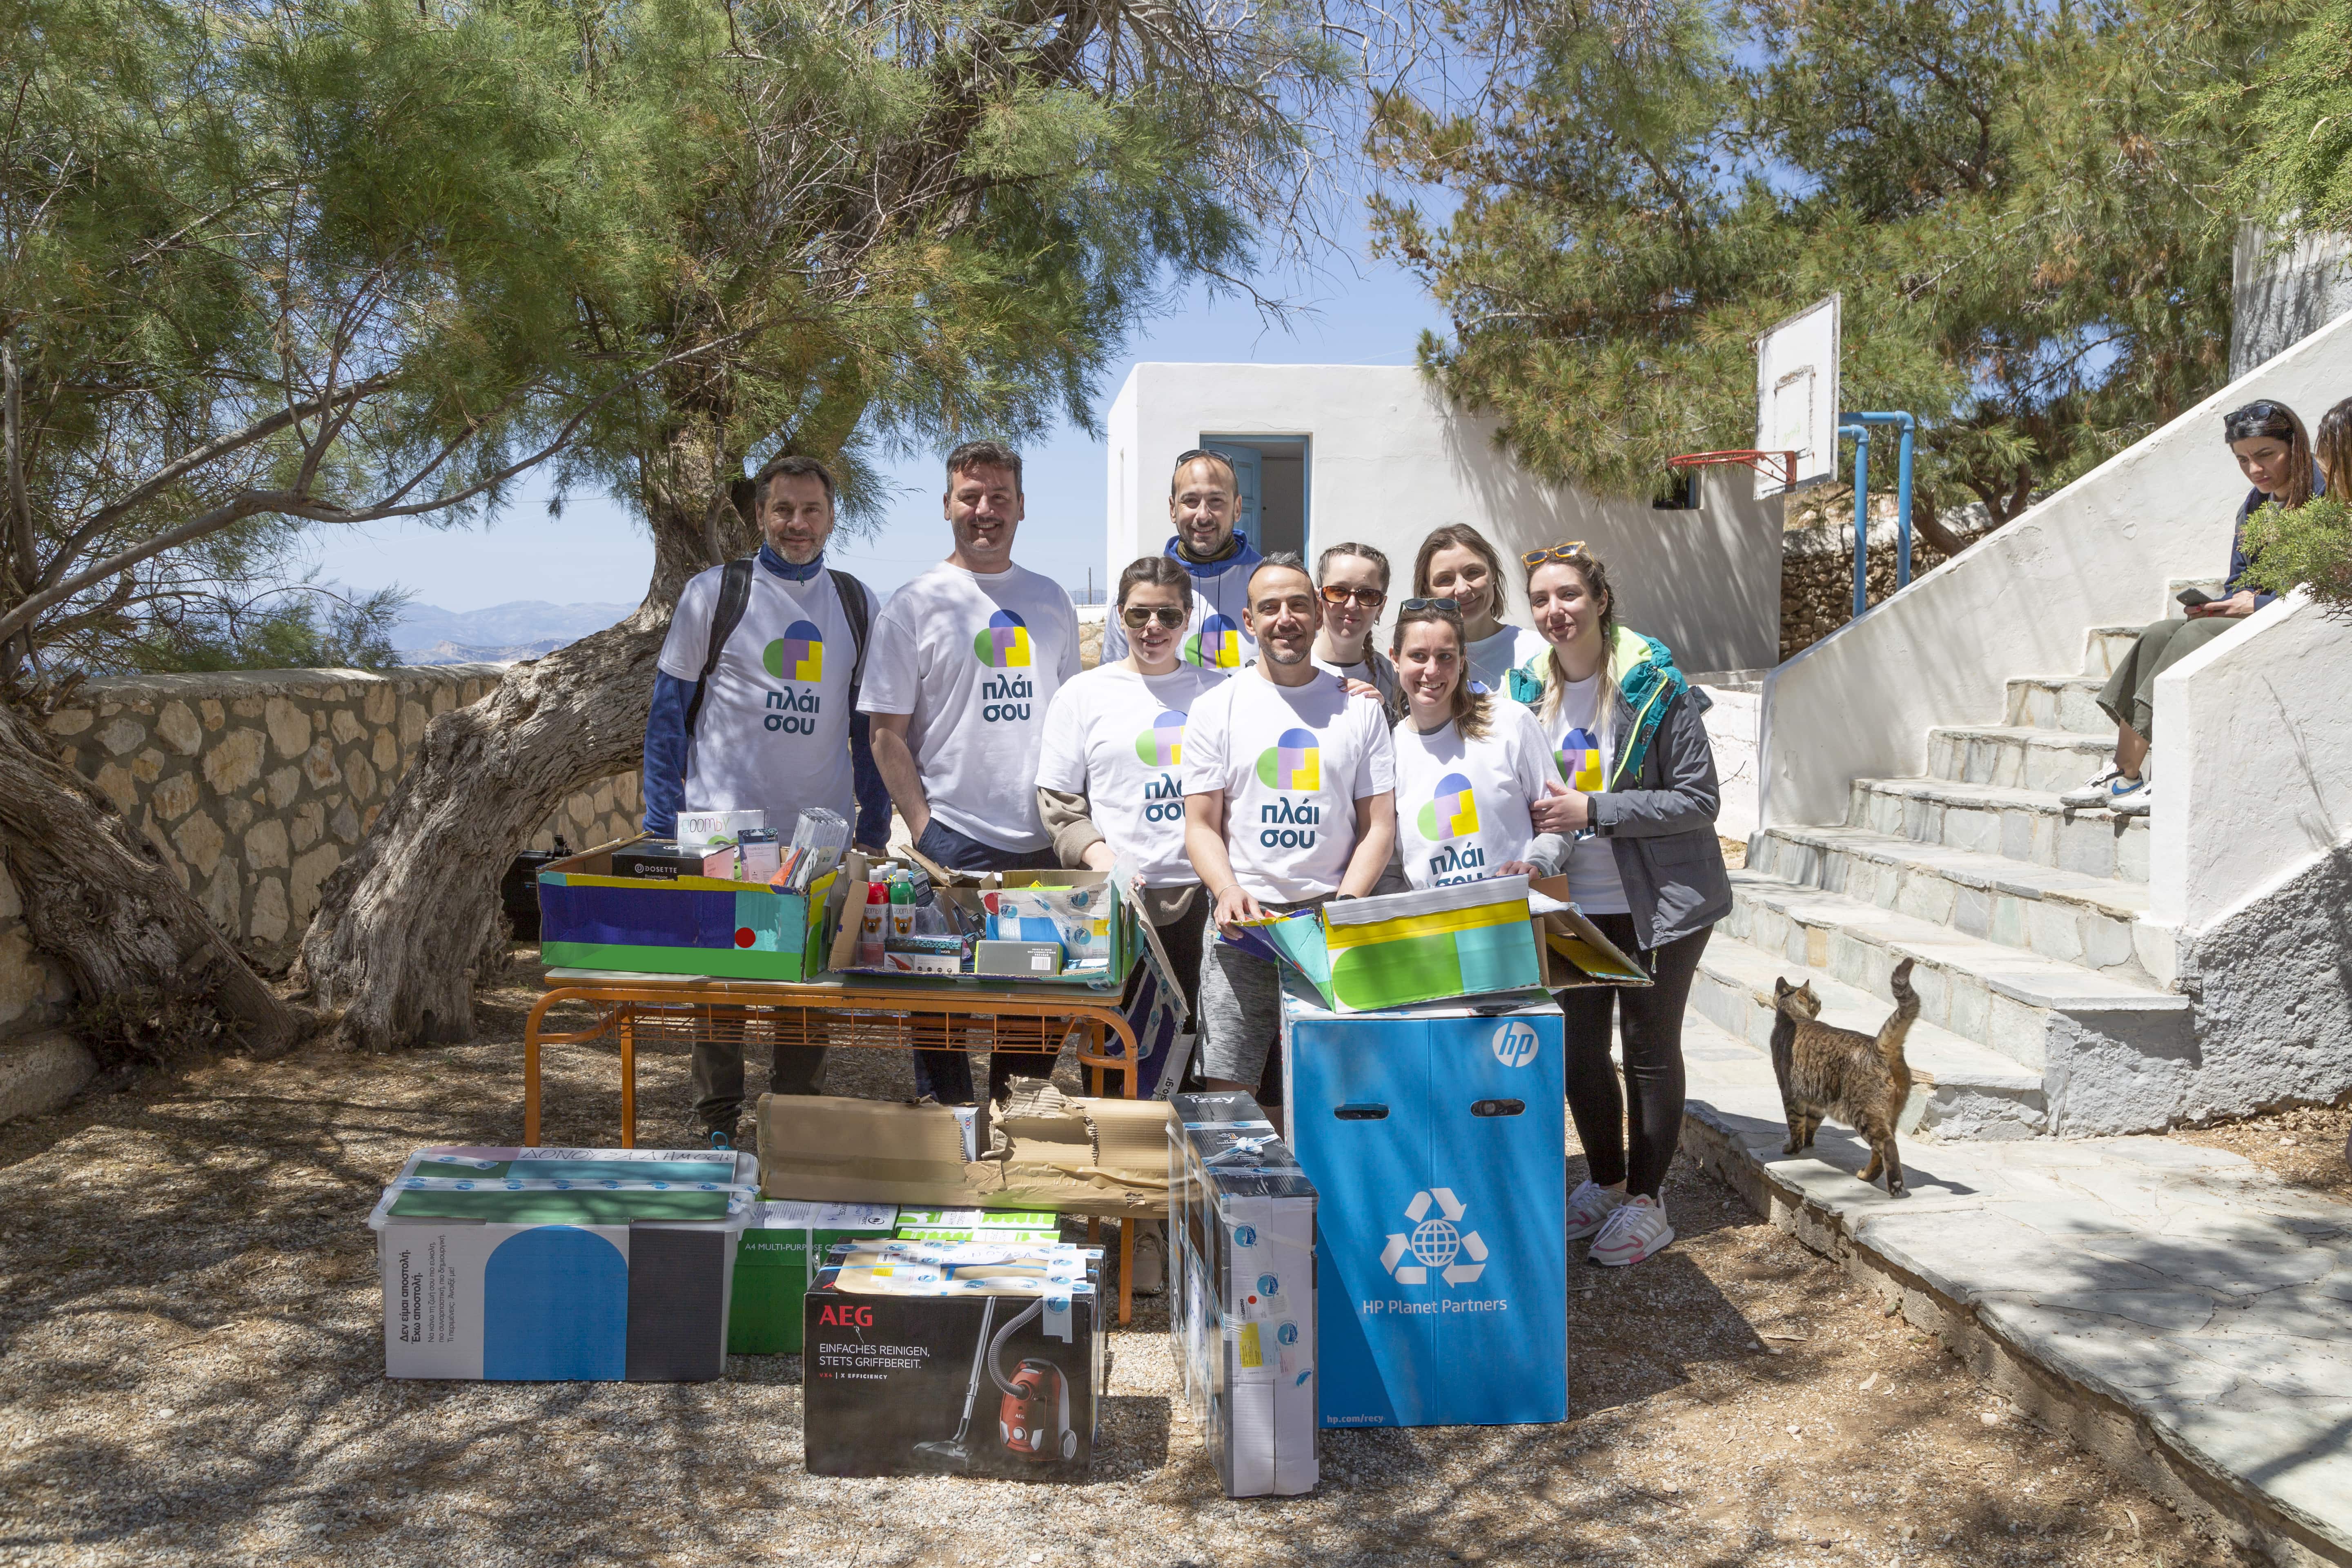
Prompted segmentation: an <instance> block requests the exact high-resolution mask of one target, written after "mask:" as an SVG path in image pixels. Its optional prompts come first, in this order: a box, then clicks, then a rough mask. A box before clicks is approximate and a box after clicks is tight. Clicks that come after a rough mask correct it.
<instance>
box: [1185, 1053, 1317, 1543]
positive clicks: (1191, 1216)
mask: <svg viewBox="0 0 2352 1568" xmlns="http://www.w3.org/2000/svg"><path fill="white" fill-rule="evenodd" d="M1171 1103H1172V1104H1173V1106H1174V1108H1175V1112H1176V1119H1175V1121H1174V1122H1173V1123H1171V1126H1170V1128H1169V1131H1168V1168H1169V1169H1168V1176H1169V1190H1170V1194H1171V1196H1170V1204H1169V1227H1168V1232H1169V1252H1170V1261H1171V1265H1172V1274H1171V1279H1170V1282H1169V1289H1170V1295H1169V1304H1168V1322H1169V1333H1170V1336H1171V1339H1172V1340H1173V1341H1174V1345H1173V1349H1174V1352H1175V1360H1176V1365H1177V1368H1178V1371H1179V1376H1180V1377H1181V1381H1182V1384H1183V1390H1184V1394H1185V1397H1186V1398H1187V1400H1188V1401H1189V1402H1190V1404H1191V1405H1192V1417H1193V1421H1194V1423H1195V1425H1197V1426H1199V1427H1200V1428H1201V1432H1202V1438H1203V1440H1204V1441H1205V1442H1206V1443H1207V1445H1208V1449H1209V1458H1210V1459H1211V1461H1212V1462H1213V1463H1214V1464H1215V1466H1216V1468H1217V1478H1218V1479H1219V1480H1221V1481H1222V1482H1223V1483H1224V1489H1225V1495H1226V1496H1227V1497H1260V1496H1264V1495H1266V1494H1269V1493H1271V1494H1275V1495H1279V1496H1286V1497H1287V1496H1294V1495H1296V1494H1297V1493H1300V1492H1305V1491H1311V1490H1313V1489H1314V1487H1315V1480H1316V1474H1317V1471H1316V1457H1315V1441H1316V1438H1315V1434H1316V1426H1317V1410H1316V1405H1317V1394H1318V1384H1319V1383H1320V1381H1321V1379H1320V1375H1319V1369H1318V1359H1317V1358H1318V1348H1317V1347H1318V1338H1317V1324H1316V1317H1317V1314H1316V1305H1315V1303H1316V1298H1317V1294H1318V1279H1317V1276H1316V1261H1315V1209H1316V1191H1315V1187H1314V1184H1312V1183H1311V1182H1310V1181H1308V1179H1307V1176H1306V1174H1305V1173H1303V1172H1302V1171H1301V1170H1300V1168H1299V1165H1298V1163H1297V1161H1296V1160H1294V1159H1293V1158H1292V1157H1291V1153H1290V1151H1289V1149H1288V1148H1286V1146H1285V1145H1284V1143H1283V1142H1282V1140H1281V1139H1280V1138H1278V1137H1277V1136H1276V1133H1275V1129H1274V1124H1273V1123H1272V1122H1270V1121H1267V1120H1266V1117H1265V1112H1264V1111H1262V1110H1259V1109H1258V1104H1257V1101H1256V1100H1253V1099H1252V1098H1250V1097H1249V1096H1248V1095H1246V1094H1179V1095H1177V1096H1175V1098H1174V1100H1172V1102H1171Z"/></svg>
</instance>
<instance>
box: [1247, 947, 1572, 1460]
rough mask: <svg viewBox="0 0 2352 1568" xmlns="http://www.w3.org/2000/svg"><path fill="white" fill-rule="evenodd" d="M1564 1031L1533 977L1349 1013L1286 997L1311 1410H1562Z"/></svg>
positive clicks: (1375, 1418)
mask: <svg viewBox="0 0 2352 1568" xmlns="http://www.w3.org/2000/svg"><path fill="white" fill-rule="evenodd" d="M1561 1036H1562V1030H1561V1020H1560V1015H1559V1006H1558V1005H1557V1004H1555V1003H1554V1002H1553V1001H1552V999H1551V998H1550V997H1549V995H1547V994H1544V993H1542V992H1540V991H1536V992H1528V993H1523V994H1519V995H1517V996H1507V997H1495V998H1489V999H1487V1000H1486V1003H1484V1004H1483V1005H1469V1004H1454V1005H1435V1006H1421V1007H1410V1008H1402V1009H1398V1010H1395V1011H1391V1012H1386V1013H1372V1014H1355V1015H1352V1016H1349V1015H1341V1014H1338V1013H1335V1012H1331V1011H1329V1010H1328V1009H1324V1008H1319V1007H1316V1006H1313V1005H1309V1004H1307V1002H1304V1001H1302V1000H1300V999H1299V998H1297V997H1296V996H1292V997H1286V998H1285V1000H1284V1005H1283V1016H1282V1042H1283V1082H1284V1089H1285V1095H1284V1100H1285V1104H1286V1106H1287V1107H1288V1112H1289V1121H1290V1133H1291V1147H1292V1148H1293V1149H1294V1150H1295V1151H1296V1152H1297V1157H1298V1163H1299V1165H1300V1166H1301V1168H1303V1169H1304V1170H1305V1172H1306V1173H1307V1176H1308V1177H1309V1178H1310V1179H1311V1180H1312V1181H1313V1182H1314V1184H1315V1188H1316V1191H1317V1192H1318V1194H1320V1195H1321V1205H1320V1206H1319V1207H1318V1210H1317V1212H1316V1268H1317V1277H1318V1280H1319V1281H1320V1283H1321V1286H1322V1290H1321V1305H1320V1308H1319V1310H1318V1317H1317V1321H1318V1327H1319V1330H1320V1334H1319V1343H1320V1344H1321V1346H1322V1370H1323V1376H1322V1397H1321V1410H1322V1420H1323V1425H1324V1426H1486V1425H1496V1424H1501V1423H1513V1422H1536V1421H1560V1420H1565V1419H1566V1418H1567V1414H1568V1382H1567V1353H1568V1352H1567V1330H1566V1322H1567V1290H1568V1256H1567V1250H1566V1247H1565V1246H1564V1244H1563V1243H1562V1241H1561V1239H1560V1233H1561V1231H1562V1230H1563V1229H1564V1228H1565V1226H1566V1224H1567V1198H1566V1195H1565V1191H1566V1177H1567V1167H1566V1157H1565V1155H1564V1154H1563V1153H1562V1148H1563V1145H1564V1142H1565V1140H1566V1136H1567V1129H1566V1116H1565V1111H1564V1107H1563V1103H1562V1102H1563V1085H1564V1075H1563V1071H1562V1068H1563V1060H1562V1038H1561Z"/></svg>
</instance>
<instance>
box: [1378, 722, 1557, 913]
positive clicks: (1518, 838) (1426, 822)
mask: <svg viewBox="0 0 2352 1568" xmlns="http://www.w3.org/2000/svg"><path fill="white" fill-rule="evenodd" d="M1487 709H1488V711H1489V713H1490V714H1491V716H1492V717H1491V721H1490V722H1489V724H1488V726H1487V730H1486V735H1485V736H1484V737H1483V738H1481V739H1479V740H1475V741H1470V740H1465V739H1464V738H1463V735H1462V730H1461V727H1460V726H1459V725H1458V724H1448V725H1446V726H1445V727H1444V729H1441V730H1435V731H1431V732H1429V733H1427V734H1423V733H1422V732H1421V731H1417V730H1415V729H1414V728H1413V727H1412V720H1411V719H1407V720H1405V721H1402V723H1400V724H1398V725H1397V727H1396V731H1395V733H1396V778H1397V832H1398V834H1399V835H1400V836H1401V840H1402V846H1403V854H1404V874H1405V879H1406V880H1408V881H1410V882H1411V883H1412V885H1413V886H1414V887H1416V888H1441V887H1444V886H1445V885H1446V884H1448V883H1451V882H1476V881H1481V880H1483V879H1486V878H1488V877H1492V876H1494V875H1496V867H1499V866H1502V865H1504V864H1505V863H1507V862H1508V861H1512V860H1524V859H1526V858H1528V847H1529V846H1530V845H1532V844H1533V843H1534V842H1535V839H1536V830H1535V824H1534V823H1533V822H1532V821H1531V820H1529V818H1528V803H1529V802H1530V801H1533V800H1537V799H1538V798H1540V797H1541V796H1542V795H1543V794H1544V785H1545V784H1548V783H1551V782H1554V781H1556V780H1557V779H1558V778H1559V773H1558V771H1557V770H1556V769H1554V767H1553V766H1552V760H1551V747H1550V746H1549V744H1548V743H1547V742H1545V740H1544V732H1543V725H1542V723H1541V722H1540V721H1538V720H1537V718H1536V716H1535V714H1534V713H1533V712H1531V711H1530V710H1528V709H1525V708H1522V707H1520V706H1519V705H1518V704H1517V703H1516V702H1507V701H1501V700H1496V701H1492V702H1489V703H1488V704H1487Z"/></svg>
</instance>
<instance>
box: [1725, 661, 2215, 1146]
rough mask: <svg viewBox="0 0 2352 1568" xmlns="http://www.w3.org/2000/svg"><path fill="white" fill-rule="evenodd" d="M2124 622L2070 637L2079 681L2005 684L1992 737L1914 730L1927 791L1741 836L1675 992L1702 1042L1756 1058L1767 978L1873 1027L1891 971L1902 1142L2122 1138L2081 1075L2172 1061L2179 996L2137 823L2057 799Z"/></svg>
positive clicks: (1983, 729) (2083, 762) (1874, 799)
mask: <svg viewBox="0 0 2352 1568" xmlns="http://www.w3.org/2000/svg"><path fill="white" fill-rule="evenodd" d="M2136 632H2137V627H2119V626H2109V627H2099V628H2095V629H2094V630H2092V631H2091V632H2090V633H2089V634H2088V636H2087V638H2086V645H2087V646H2086V658H2085V662H2084V673H2082V674H2080V675H2071V676H2047V677H2031V678H2026V679H2016V680H2011V681H2010V682H2009V687H2008V710H2007V713H2006V715H2005V718H2004V721H2003V722H2002V723H2000V724H1997V725H1955V726H1949V727H1944V728H1938V729H1936V730H1932V731H1930V732H1929V737H1928V769H1929V771H1928V775H1927V777H1925V778H1902V779H1857V780H1855V781H1854V783H1853V793H1852V796H1851V799H1850V802H1849V805H1848V807H1847V811H1846V820H1845V821H1844V822H1843V823H1842V824H1839V825H1837V826H1822V827H1769V828H1765V829H1763V830H1761V831H1760V832H1759V833H1758V834H1757V835H1756V837H1754V838H1753V839H1752V840H1751V841H1750V843H1749V846H1748V868H1747V869H1746V870H1744V871H1735V872H1733V873H1732V897H1733V909H1732V912H1731V914H1730V916H1729V917H1728V918H1727V919H1726V920H1725V921H1723V922H1722V923H1721V924H1720V925H1718V926H1717V928H1716V931H1715V935H1714V938H1713V940H1712V941H1711V942H1709V943H1708V944H1707V951H1706V958H1705V960H1704V962H1703V963H1702V964H1701V966H1700V970H1699V974H1698V979H1697V982H1696V985H1695V986H1694V988H1693V991H1692V997H1691V1011H1692V1013H1693V1014H1694V1015H1695V1016H1696V1019H1700V1020H1704V1021H1705V1023H1706V1024H1707V1025H1710V1026H1713V1029H1710V1030H1709V1031H1707V1035H1708V1037H1709V1038H1710V1039H1715V1038H1717V1036H1716V1035H1715V1034H1714V1030H1715V1029H1719V1030H1720V1031H1722V1032H1723V1033H1724V1034H1727V1035H1728V1036H1730V1037H1733V1038H1735V1039H1737V1040H1738V1041H1741V1042H1744V1043H1745V1044H1746V1045H1747V1046H1748V1047H1751V1048H1753V1049H1755V1050H1758V1051H1762V1050H1764V1049H1766V1048H1767V1047H1768V1044H1769V1040H1770V1037H1771V1031H1772V1019H1773V1011H1772V1002H1773V982H1774V980H1775V979H1776V978H1786V979H1788V980H1789V981H1790V982H1792V983H1794V982H1799V981H1811V984H1812V986H1813V989H1814V992H1815V993H1816V994H1818V995H1820V997H1821V998H1822V1017H1823V1018H1824V1019H1826V1020H1827V1021H1828V1022H1830V1023H1832V1024H1838V1025H1843V1026H1847V1027H1850V1028H1855V1029H1861V1030H1864V1031H1875V1030H1876V1029H1877V1027H1878V1026H1879V1025H1880V1024H1881V1023H1882V1022H1884V1021H1885V1017H1886V1015H1887V1012H1888V1010H1889V1009H1890V1008H1891V1007H1892V1006H1893V998H1892V996H1891V995H1890V994H1889V992H1888V989H1887V978H1888V976H1889V974H1890V973H1892V972H1893V970H1894V968H1895V965H1896V964H1897V963H1901V962H1902V961H1903V960H1904V959H1906V958H1909V959H1912V960H1915V961H1916V963H1915V967H1914V970H1913V974H1912V984H1914V985H1915V986H1916V988H1917V990H1918V992H1919V996H1920V1003H1921V1014H1920V1021H1919V1022H1918V1024H1916V1026H1914V1027H1913V1029H1912V1031H1911V1035H1910V1039H1909V1043H1908V1046H1907V1048H1906V1055H1907V1057H1908V1059H1909V1061H1910V1064H1911V1068H1912V1072H1913V1075H1914V1078H1915V1079H1916V1084H1915V1087H1914V1089H1913V1093H1912V1099H1911V1103H1910V1104H1909V1105H1908V1106H1907V1107H1906V1110H1905V1114H1904V1123H1903V1129H1902V1130H1903V1131H1906V1132H1913V1131H1929V1132H1933V1133H1934V1134H1936V1135H1937V1136H1938V1137H1945V1138H1990V1139H2012V1138H2028V1137H2034V1136H2037V1135H2041V1134H2045V1133H2053V1132H2054V1133H2062V1134H2063V1133H2070V1132H2082V1131H2128V1130H2133V1129H2129V1128H2126V1127H2124V1126H2122V1125H2119V1124H2118V1123H2117V1122H2116V1120H2115V1117H2116V1111H2115V1110H2114V1108H2113V1106H2112V1105H2111V1104H2110V1103H2109V1101H2110V1100H2112V1098H2113V1097H2111V1096H2105V1095H2102V1094H2101V1093H2100V1092H2099V1090H2098V1087H2097V1085H2096V1083H2095V1079H2098V1078H2099V1077H2100V1076H2101V1075H2106V1076H2109V1077H2112V1075H2113V1073H2114V1070H2115V1064H2116V1063H2117V1062H2118V1061H2121V1062H2125V1063H2129V1062H2131V1061H2134V1060H2137V1059H2142V1058H2146V1057H2148V1056H2150V1055H2154V1056H2157V1057H2170V1056H2173V1055H2176V1054H2177V1053H2179V1052H2180V1051H2182V1050H2186V1049H2189V1048H2192V1042H2191V1036H2190V1031H2189V998H2187V997H2186V996H2183V995H2181V994H2179V993H2178V992H2176V991H2175V990H2173V989H2172V982H2173V976H2174V968H2173V952H2172V945H2171V942H2170V940H2169V935H2168V932H2167V931H2163V930H2161V929H2158V928H2154V927H2151V926H2150V925H2149V924H2147V921H2146V918H2145V917H2146V915H2147V909H2148V889H2147V869H2148V826H2147V818H2146V817H2118V816H2116V815H2115V814H2114V813H2112V812H2108V811H2105V810H2092V811H2070V810H2068V809H2067V808H2065V807H2063V806H2062V805H2059V803H2058V795H2059V793H2060V792H2061V791H2062V790H2065V789H2069V788H2072V787H2073V786H2074V785H2075V784H2080V783H2081V782H2082V781H2083V780H2084V779H2086V778H2088V777H2090V776H2091V774H2092V773H2094V772H2095V771H2096V769H2097V768H2098V766H2099V764H2100V762H2101V760H2102V759H2103V758H2104V757H2105V756H2106V755H2107V753H2108V752H2110V751H2111V750H2112V748H2113V745H2114V738H2115V726H2114V724H2113V722H2112V721H2109V720H2108V719H2107V717H2106V715H2105V714H2104V713H2102V712H2101V711H2100V710H2099V709H2098V705H2097V703H2096V701H2095V696H2096V694H2097V691H2098V689H2099V687H2100V686H2101V685H2102V684H2103V683H2104V682H2105V679H2106V677H2107V675H2108V673H2109V671H2110V670H2111V669H2112V668H2113V661H2114V660H2115V659H2116V658H2120V657H2122V655H2123V654H2124V653H2125V651H2126V650H2127V649H2128V648H2129V647H2130V646H2131V642H2132V638H2133V636H2134V635H2135V633H2136ZM2078 1075H2079V1076H2078Z"/></svg>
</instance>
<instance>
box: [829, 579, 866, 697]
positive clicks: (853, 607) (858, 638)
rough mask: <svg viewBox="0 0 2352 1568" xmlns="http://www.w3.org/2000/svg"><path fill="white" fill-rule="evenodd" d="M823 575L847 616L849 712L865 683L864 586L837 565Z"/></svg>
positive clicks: (842, 611)
mask: <svg viewBox="0 0 2352 1568" xmlns="http://www.w3.org/2000/svg"><path fill="white" fill-rule="evenodd" d="M825 572H826V574H828V575H829V576H831V577H832V578H833V591H834V592H835V594H837V595H840V597H841V613H842V614H843V615H845V616H848V617H849V646H850V647H851V648H852V649H853V650H855V651H854V653H853V655H852V657H851V659H850V665H849V710H850V711H851V712H852V713H855V712H856V711H857V689H858V688H859V687H861V686H863V685H864V684H865V683H866V632H867V631H868V630H870V629H871V628H870V627H869V626H868V625H867V620H866V584H863V583H861V582H859V581H858V580H857V579H856V578H855V577H853V576H851V575H850V574H848V573H846V572H844V571H843V570H841V568H839V567H838V566H828V567H826V568H825Z"/></svg>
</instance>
